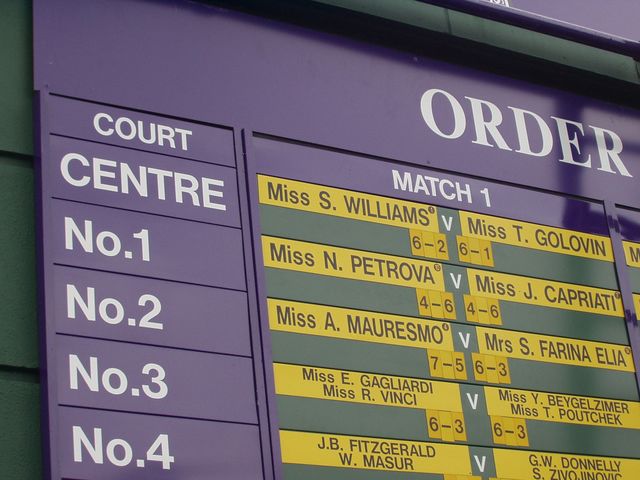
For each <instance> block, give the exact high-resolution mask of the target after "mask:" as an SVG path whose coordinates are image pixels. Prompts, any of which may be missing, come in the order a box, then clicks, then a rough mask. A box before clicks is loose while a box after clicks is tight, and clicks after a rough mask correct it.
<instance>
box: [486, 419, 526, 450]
mask: <svg viewBox="0 0 640 480" xmlns="http://www.w3.org/2000/svg"><path fill="white" fill-rule="evenodd" d="M489 418H490V422H491V435H492V437H493V443H495V444H497V445H508V446H512V447H528V446H529V434H528V432H527V424H526V422H525V420H524V419H522V418H512V417H500V416H495V415H491V416H490V417H489Z"/></svg>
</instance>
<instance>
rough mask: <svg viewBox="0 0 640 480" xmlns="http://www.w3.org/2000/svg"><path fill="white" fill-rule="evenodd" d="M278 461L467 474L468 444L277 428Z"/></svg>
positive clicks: (469, 468)
mask: <svg viewBox="0 0 640 480" xmlns="http://www.w3.org/2000/svg"><path fill="white" fill-rule="evenodd" d="M280 449H281V451H282V462H283V463H289V464H299V465H317V466H324V467H341V468H357V469H365V470H383V471H390V472H404V473H441V474H454V475H457V474H462V475H471V473H472V472H471V459H470V456H469V448H468V447H466V446H464V445H448V444H445V443H429V442H412V441H405V440H391V439H385V438H374V437H355V436H350V435H332V434H323V433H310V432H294V431H289V430H280Z"/></svg>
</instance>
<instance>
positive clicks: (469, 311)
mask: <svg viewBox="0 0 640 480" xmlns="http://www.w3.org/2000/svg"><path fill="white" fill-rule="evenodd" d="M463 298H464V311H465V315H466V317H467V321H469V322H474V323H483V324H485V325H502V314H501V312H500V301H499V300H498V299H496V298H485V297H477V296H474V295H467V294H466V293H465V294H464V297H463Z"/></svg>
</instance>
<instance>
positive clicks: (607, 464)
mask: <svg viewBox="0 0 640 480" xmlns="http://www.w3.org/2000/svg"><path fill="white" fill-rule="evenodd" d="M493 458H494V460H495V465H496V473H497V476H498V477H499V478H505V479H507V478H508V479H510V480H531V479H538V480H541V479H546V480H554V479H557V480H560V479H579V480H582V479H603V480H604V479H607V480H637V479H638V478H640V460H631V459H628V458H609V457H591V456H585V455H565V454H561V453H543V452H525V451H518V450H506V449H497V448H494V449H493Z"/></svg>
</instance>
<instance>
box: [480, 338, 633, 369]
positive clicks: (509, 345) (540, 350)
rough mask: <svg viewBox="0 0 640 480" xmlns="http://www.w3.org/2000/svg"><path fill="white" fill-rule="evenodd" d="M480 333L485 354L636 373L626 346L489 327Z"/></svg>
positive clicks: (629, 350)
mask: <svg viewBox="0 0 640 480" xmlns="http://www.w3.org/2000/svg"><path fill="white" fill-rule="evenodd" d="M476 333H477V337H478V350H479V352H480V353H481V354H498V355H502V356H505V357H508V358H517V359H520V360H532V361H536V362H548V363H557V364H562V365H576V366H581V367H593V368H603V369H609V370H617V371H621V372H633V371H634V370H635V369H634V365H633V358H632V354H631V348H629V347H628V346H625V345H617V344H613V343H600V342H592V341H587V340H577V339H573V338H564V337H553V336H550V335H538V334H534V333H523V332H514V331H509V330H498V329H491V328H485V327H476Z"/></svg>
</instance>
